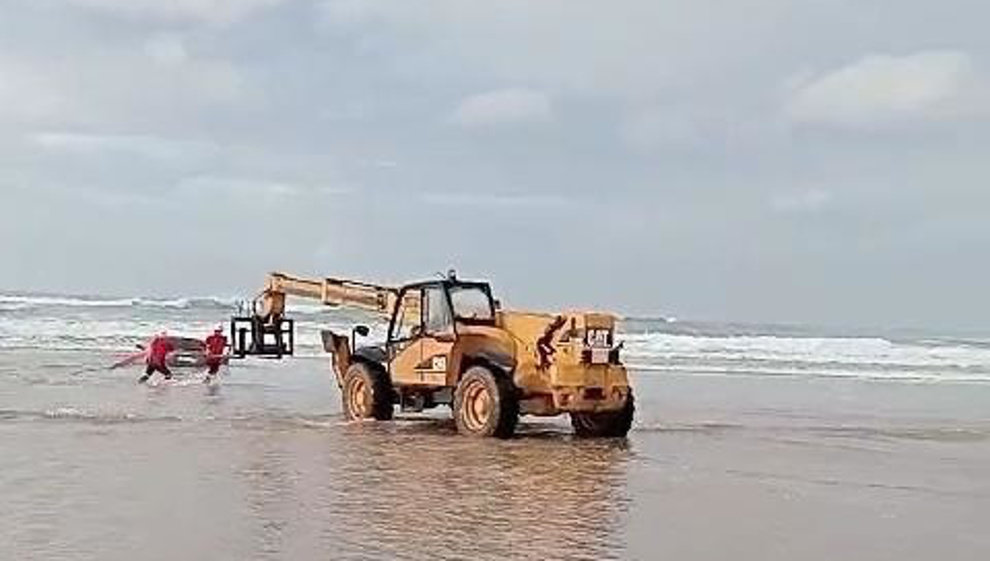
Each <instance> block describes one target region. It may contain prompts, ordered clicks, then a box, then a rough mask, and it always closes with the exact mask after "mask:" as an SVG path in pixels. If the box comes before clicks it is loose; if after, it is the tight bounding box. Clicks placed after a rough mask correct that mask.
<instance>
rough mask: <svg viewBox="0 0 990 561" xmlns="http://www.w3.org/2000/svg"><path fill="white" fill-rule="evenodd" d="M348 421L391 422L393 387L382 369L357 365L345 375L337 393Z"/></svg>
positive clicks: (360, 363) (352, 366) (352, 365)
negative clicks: (372, 420) (370, 420)
mask: <svg viewBox="0 0 990 561" xmlns="http://www.w3.org/2000/svg"><path fill="white" fill-rule="evenodd" d="M340 396H341V400H342V401H343V409H344V416H345V417H347V419H348V420H351V421H356V420H359V419H377V420H379V421H387V420H389V419H391V418H392V412H393V407H392V385H391V383H390V382H389V379H388V374H387V373H386V372H385V370H384V369H382V368H381V367H376V366H374V365H370V364H366V363H363V362H356V363H354V364H351V366H350V367H349V368H348V369H347V372H346V373H345V374H344V380H343V384H341V392H340Z"/></svg>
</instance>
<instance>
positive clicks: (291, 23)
mask: <svg viewBox="0 0 990 561" xmlns="http://www.w3.org/2000/svg"><path fill="white" fill-rule="evenodd" d="M987 21H990V4H988V3H987V2H985V1H984V0H946V1H943V2H931V1H927V0H733V1H731V2H730V1H727V0H696V1H694V2H682V1H673V0H670V1H667V0H628V1H620V2H603V1H596V2H591V1H582V0H501V1H498V2H469V1H466V0H460V1H458V0H421V1H414V0H0V194H2V195H3V199H2V200H3V209H4V212H3V219H2V220H0V239H2V243H0V289H8V290H9V289H14V290H25V289H34V290H45V291H59V292H72V293H109V294H141V295H159V294H161V295H165V294H171V295H174V294H195V295H205V294H216V293H219V294H237V293H240V292H249V291H251V290H253V289H255V288H257V287H258V285H259V284H260V282H261V281H262V277H263V274H264V272H266V271H268V270H271V269H281V270H287V271H292V272H299V273H307V274H318V275H319V274H333V275H353V276H358V277H362V278H368V279H372V280H387V281H401V280H407V279H412V278H418V277H424V276H429V275H431V274H433V273H434V272H435V271H440V270H445V269H446V268H447V267H449V266H456V267H457V268H459V269H460V270H461V271H462V272H463V273H464V274H465V275H468V274H470V275H471V276H485V277H488V278H490V279H492V280H493V281H494V282H495V284H496V289H497V291H498V292H499V293H500V294H502V295H503V298H504V300H505V301H506V302H507V303H508V304H509V305H514V306H517V307H522V306H525V307H531V306H533V307H539V308H547V309H553V308H558V307H571V306H573V307H578V306H592V307H596V308H608V309H613V310H617V311H621V312H625V313H632V314H640V315H656V314H668V315H676V316H679V317H685V318H705V319H730V320H749V321H783V322H810V323H820V324H840V325H871V326H883V325H894V326H938V327H946V328H980V327H985V326H987V325H988V322H990V320H988V317H990V298H988V296H987V291H988V287H990V282H988V279H990V186H988V185H987V182H988V178H990V151H988V150H990V34H988V33H986V22H987Z"/></svg>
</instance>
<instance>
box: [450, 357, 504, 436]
mask: <svg viewBox="0 0 990 561" xmlns="http://www.w3.org/2000/svg"><path fill="white" fill-rule="evenodd" d="M454 421H455V422H456V423H457V431H458V432H460V433H462V434H467V435H470V436H494V437H497V438H510V437H511V436H512V434H513V433H514V432H515V431H516V425H517V424H518V423H519V401H518V400H517V399H516V391H515V387H514V386H513V385H512V381H511V380H509V379H508V377H506V376H503V375H501V373H498V374H497V373H495V372H494V371H492V370H491V369H490V368H488V367H485V366H472V367H471V368H469V369H468V370H467V372H465V373H464V376H463V377H462V378H461V381H460V383H459V384H457V389H456V390H455V391H454Z"/></svg>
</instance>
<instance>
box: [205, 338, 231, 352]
mask: <svg viewBox="0 0 990 561" xmlns="http://www.w3.org/2000/svg"><path fill="white" fill-rule="evenodd" d="M226 348H227V338H226V337H224V336H223V335H222V334H220V333H214V334H213V335H210V336H209V337H207V338H206V353H207V355H208V356H214V357H215V356H220V355H222V354H223V352H224V350H226Z"/></svg>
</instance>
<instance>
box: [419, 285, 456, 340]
mask: <svg viewBox="0 0 990 561" xmlns="http://www.w3.org/2000/svg"><path fill="white" fill-rule="evenodd" d="M424 296H425V297H424V304H425V310H424V312H425V313H424V318H425V321H426V333H427V334H428V335H444V334H450V333H453V330H454V322H453V318H452V317H451V315H450V306H449V305H448V304H447V296H446V295H445V294H444V291H443V290H442V289H441V288H440V287H431V288H427V289H426V290H425V291H424Z"/></svg>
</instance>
